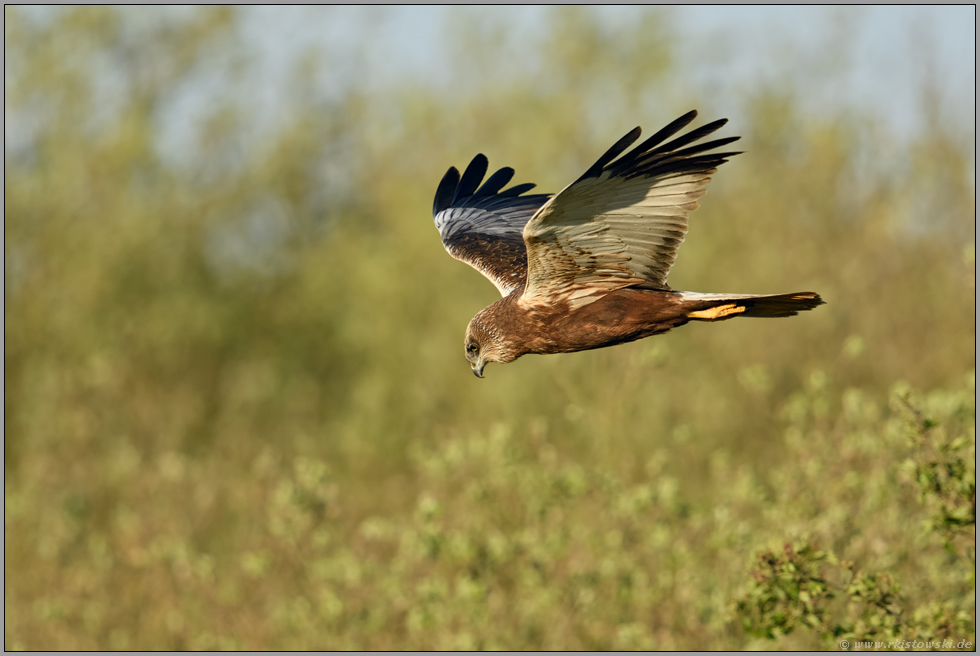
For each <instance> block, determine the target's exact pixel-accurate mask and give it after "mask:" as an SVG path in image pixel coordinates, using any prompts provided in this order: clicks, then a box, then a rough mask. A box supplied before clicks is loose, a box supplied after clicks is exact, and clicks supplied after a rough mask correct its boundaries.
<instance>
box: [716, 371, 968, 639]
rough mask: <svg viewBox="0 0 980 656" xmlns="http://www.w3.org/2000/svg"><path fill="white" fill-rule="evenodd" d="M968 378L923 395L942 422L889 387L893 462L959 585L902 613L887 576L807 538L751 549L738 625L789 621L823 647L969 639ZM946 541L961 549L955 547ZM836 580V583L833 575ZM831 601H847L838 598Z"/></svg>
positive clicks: (772, 626)
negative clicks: (897, 430) (897, 455)
mask: <svg viewBox="0 0 980 656" xmlns="http://www.w3.org/2000/svg"><path fill="white" fill-rule="evenodd" d="M973 382H974V379H973V378H971V379H970V383H971V384H970V385H969V386H968V387H967V388H966V390H964V392H965V393H952V394H936V395H932V396H931V397H930V398H929V399H928V401H929V405H930V406H931V408H932V409H934V410H935V411H939V412H941V413H942V419H936V418H934V417H932V416H926V415H925V414H923V412H922V411H920V410H919V409H917V408H916V407H915V406H914V405H913V403H912V402H911V401H910V400H909V393H908V391H905V390H903V391H898V392H896V394H895V397H894V398H895V405H896V406H897V407H898V409H900V410H902V411H904V412H905V413H906V414H907V415H908V418H907V419H906V424H907V433H908V434H909V439H908V442H909V445H910V447H911V454H910V457H909V458H908V459H907V460H905V461H904V462H903V463H902V465H901V470H902V471H903V472H904V473H906V475H908V476H909V479H910V482H911V483H913V484H915V485H917V486H918V488H919V495H918V496H919V501H920V502H921V503H923V504H924V505H925V506H926V507H927V508H929V510H930V521H928V522H926V523H925V534H927V535H937V534H938V535H939V536H940V537H941V539H942V541H943V543H944V544H945V547H946V549H947V551H949V552H950V553H952V554H954V555H955V556H956V558H955V561H954V563H952V564H953V565H954V567H952V568H950V571H951V572H956V571H957V570H958V573H959V574H960V576H961V580H962V583H961V584H960V585H955V586H952V587H950V588H946V589H942V590H938V591H936V592H938V593H939V597H938V598H937V599H934V600H932V601H928V602H925V603H922V604H921V605H919V606H917V607H916V608H914V609H913V610H912V611H911V612H909V611H908V610H907V603H905V600H904V599H903V598H902V595H901V590H900V587H899V585H898V583H897V582H895V581H894V579H893V577H892V576H891V575H890V574H888V573H885V572H877V573H875V574H864V573H862V572H861V571H860V570H859V569H856V568H855V565H854V563H853V562H850V561H838V559H837V557H836V556H834V554H832V553H825V552H822V551H817V550H815V549H814V548H813V547H812V546H811V545H810V544H806V543H804V544H802V545H800V546H795V547H794V546H792V545H790V544H786V545H784V548H783V553H782V555H776V554H774V553H773V552H771V551H764V552H760V553H759V554H758V556H757V558H756V565H755V568H754V570H753V573H752V574H753V577H754V581H752V582H751V583H750V584H749V586H748V589H747V591H746V592H745V594H744V595H743V596H742V598H740V599H738V600H737V601H736V602H735V603H734V608H733V610H734V612H735V614H736V615H737V616H738V617H739V619H740V620H741V623H742V626H743V627H744V628H745V630H746V632H747V633H749V634H750V635H753V636H758V637H762V638H768V639H776V638H778V637H779V636H781V635H786V634H788V633H790V632H791V631H793V630H794V629H795V628H797V627H801V628H809V629H813V630H815V631H817V632H818V633H819V634H821V635H822V636H823V638H824V640H825V644H826V646H827V647H828V648H832V647H834V646H838V645H841V644H842V642H841V641H842V640H844V641H846V643H847V644H849V645H857V646H862V645H874V646H875V647H877V648H884V647H890V648H896V645H900V644H901V645H905V644H915V643H922V642H925V643H929V644H946V645H952V644H959V643H960V642H961V641H963V640H968V641H969V642H971V643H973V644H975V643H976V630H975V606H974V604H975V596H974V593H975V585H976V579H975V576H976V484H975V481H976V432H975V422H976V406H975V400H974V392H975V387H974V385H973ZM954 541H956V543H958V544H960V545H962V546H963V553H959V552H958V551H957V549H956V546H954ZM834 579H836V580H838V581H841V583H840V584H838V585H835V584H834V583H832V582H831V581H832V580H834ZM835 599H841V600H846V602H847V603H846V604H837V607H836V608H835V607H834V603H833V601H834V600H835Z"/></svg>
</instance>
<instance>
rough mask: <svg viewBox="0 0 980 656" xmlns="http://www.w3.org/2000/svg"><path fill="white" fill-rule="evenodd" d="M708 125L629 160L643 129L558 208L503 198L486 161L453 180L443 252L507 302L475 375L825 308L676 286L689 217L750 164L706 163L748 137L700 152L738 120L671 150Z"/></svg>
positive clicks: (476, 320)
mask: <svg viewBox="0 0 980 656" xmlns="http://www.w3.org/2000/svg"><path fill="white" fill-rule="evenodd" d="M696 116H697V112H695V111H692V112H689V113H687V114H685V115H684V116H682V117H680V118H679V119H677V120H676V121H674V122H673V123H671V124H670V125H668V126H667V127H665V128H664V129H662V130H660V131H659V132H657V133H656V134H655V135H653V136H652V137H650V138H649V139H647V140H646V141H644V142H643V143H641V144H640V145H639V146H637V147H636V148H634V149H632V150H631V151H629V152H628V153H626V154H625V155H623V154H622V153H623V152H624V151H625V150H626V149H627V148H629V146H630V145H631V144H632V143H633V142H634V141H636V140H637V139H638V138H639V137H640V128H638V127H637V128H636V129H634V130H632V131H630V133H629V134H627V135H626V136H624V137H623V138H622V139H620V140H619V141H617V142H616V144H615V145H614V146H613V147H612V148H610V149H609V150H608V151H607V152H606V154H605V155H603V156H602V157H600V158H599V160H598V161H597V162H596V163H595V164H593V165H592V166H591V167H589V170H587V171H586V172H585V173H584V174H583V175H582V177H580V178H579V179H578V180H576V181H575V182H573V183H572V184H570V185H568V186H567V187H565V188H564V189H563V190H562V191H560V192H559V193H558V194H556V195H554V196H552V195H551V194H526V192H528V191H530V190H531V189H532V188H534V186H535V185H533V184H519V185H515V186H513V187H510V188H509V189H504V186H505V185H506V184H507V183H508V182H510V179H511V178H512V177H513V176H514V169H512V168H509V167H508V168H502V169H500V170H499V171H497V172H496V173H494V174H493V175H491V176H490V177H489V178H488V179H487V181H486V182H484V183H483V184H482V185H481V184H480V183H481V182H482V180H483V176H484V175H485V174H486V172H487V165H488V162H487V158H486V157H485V156H484V155H482V154H480V155H477V156H476V157H474V158H473V161H472V162H470V165H469V166H467V167H466V171H465V172H464V173H463V175H462V176H460V174H459V171H457V170H456V169H455V168H450V169H449V171H447V172H446V175H445V176H443V178H442V181H441V182H440V183H439V187H438V189H437V190H436V197H435V202H434V203H433V206H432V214H433V216H434V218H435V223H436V227H437V228H438V229H439V234H440V235H441V236H442V243H443V245H444V246H445V247H446V250H447V251H449V254H450V255H452V256H453V257H454V258H456V259H457V260H461V261H463V262H466V263H467V264H469V265H470V266H472V267H473V268H475V269H476V270H477V271H479V272H480V273H482V274H483V275H485V276H486V277H487V278H489V279H490V281H491V282H492V283H493V284H494V285H496V287H497V289H498V290H500V293H501V295H502V296H503V298H502V299H500V300H499V301H497V302H496V303H494V304H492V305H490V306H487V307H485V308H484V309H483V310H481V311H480V312H479V313H478V314H477V315H476V316H475V317H473V319H472V320H471V321H470V324H469V326H467V328H466V339H465V342H464V349H465V353H466V359H467V360H468V361H469V363H470V366H471V367H472V368H473V373H474V374H476V375H477V376H479V377H480V378H482V377H483V368H484V367H485V366H486V364H487V363H488V362H513V361H514V360H516V359H517V358H519V357H521V356H522V355H524V354H526V353H541V354H544V353H569V352H574V351H585V350H587V349H595V348H602V347H604V346H613V345H614V344H622V343H624V342H631V341H633V340H637V339H642V338H643V337H649V336H650V335H659V334H661V333H665V332H667V331H668V330H670V329H671V328H676V327H678V326H682V325H684V324H685V323H687V322H688V321H692V320H694V321H722V320H725V319H731V318H733V317H790V316H793V315H795V314H796V313H797V312H800V311H802V310H812V309H813V308H815V307H817V306H818V305H821V304H822V303H823V301H822V300H821V299H820V296H819V295H817V294H815V293H813V292H795V293H792V294H777V295H771V296H769V295H758V294H701V293H698V292H678V291H674V290H672V289H671V288H670V287H668V286H667V273H668V272H669V271H670V267H671V265H672V264H673V263H674V258H675V257H676V254H677V247H678V246H680V244H681V242H682V241H684V235H686V234H687V215H688V214H689V213H691V212H693V211H694V210H696V209H697V208H698V202H697V201H698V199H699V198H700V197H701V196H703V195H704V194H705V192H706V189H705V187H706V186H707V184H708V182H710V181H711V178H710V177H709V176H710V175H712V174H713V173H715V172H716V171H717V170H718V166H720V165H721V164H723V163H725V162H726V161H728V160H727V158H728V157H731V156H733V155H737V154H738V153H736V152H714V153H710V152H708V151H712V150H715V149H717V148H721V147H722V146H726V145H727V144H730V143H731V142H733V141H735V140H737V139H738V137H726V138H723V139H716V140H713V141H708V142H706V143H700V144H696V143H695V142H697V141H699V140H700V139H702V138H703V137H705V136H707V135H709V134H711V133H712V132H714V131H715V130H717V129H718V128H720V127H722V126H723V125H725V123H727V122H728V119H721V120H719V121H714V122H713V123H709V124H707V125H705V126H703V127H700V128H697V129H696V130H691V131H690V132H688V133H687V134H684V135H681V136H679V137H676V138H674V139H673V140H671V141H668V139H671V137H674V135H676V134H677V133H678V132H680V131H681V130H683V129H684V128H685V127H686V126H687V125H688V124H689V123H691V121H693V120H694V118H695V117H696ZM692 144H695V145H692ZM620 155H622V156H620ZM617 158H618V159H617Z"/></svg>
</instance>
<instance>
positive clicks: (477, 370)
mask: <svg viewBox="0 0 980 656" xmlns="http://www.w3.org/2000/svg"><path fill="white" fill-rule="evenodd" d="M485 366H487V363H486V362H484V361H482V360H480V361H479V362H477V363H476V364H475V365H474V366H473V375H474V376H476V377H477V378H483V368H484V367H485Z"/></svg>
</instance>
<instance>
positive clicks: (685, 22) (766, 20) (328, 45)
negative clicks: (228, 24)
mask: <svg viewBox="0 0 980 656" xmlns="http://www.w3.org/2000/svg"><path fill="white" fill-rule="evenodd" d="M247 11H248V12H249V13H248V14H247V16H248V18H247V20H246V23H245V29H246V32H247V34H248V35H249V40H250V42H251V43H253V44H254V46H255V48H256V51H257V53H260V56H259V59H261V60H262V62H263V67H264V73H263V75H264V77H265V78H266V80H267V84H265V85H264V92H263V93H264V94H268V95H269V96H270V98H271V97H272V96H274V94H275V91H274V89H275V87H276V80H278V79H281V78H282V75H281V74H280V73H279V71H284V70H287V68H288V66H289V63H290V62H291V61H293V60H294V59H295V58H296V57H298V56H300V55H301V54H302V53H303V52H306V51H307V50H308V49H309V48H311V47H315V48H319V49H321V50H322V51H323V52H326V53H329V54H331V55H332V56H333V57H334V58H335V59H340V60H346V61H351V62H355V61H357V62H359V63H361V64H363V67H362V68H359V75H358V84H360V85H364V86H365V87H367V88H376V87H381V86H384V85H387V84H391V83H395V82H401V83H404V82H405V81H406V80H410V81H412V82H413V83H419V84H426V85H436V86H438V85H439V82H440V80H441V79H446V78H448V77H449V75H448V73H450V72H451V67H452V66H453V59H452V57H451V53H450V51H449V49H448V47H447V41H448V39H447V38H446V36H447V34H449V33H450V31H451V30H452V21H454V20H456V21H458V20H486V19H488V18H492V19H496V20H500V21H503V23H504V24H505V25H506V26H507V32H508V33H509V34H512V35H513V39H512V41H511V42H510V44H509V45H508V48H507V49H508V52H501V53H493V54H494V56H497V55H498V54H499V56H500V58H501V61H502V62H506V63H508V64H509V65H512V66H514V67H517V68H519V67H520V66H521V57H520V52H519V51H520V44H521V41H522V39H533V38H534V37H535V34H536V33H539V32H540V31H541V29H540V28H541V25H542V24H544V23H545V22H546V21H547V20H548V9H547V8H542V7H499V6H492V7H471V8H467V9H466V10H464V11H463V12H460V11H454V10H451V9H446V8H443V7H401V6H400V7H384V8H379V7H341V8H327V7H291V8H285V7H268V6H266V7H253V8H249V9H248V10H247ZM642 11H644V8H642V7H602V8H600V9H598V10H597V12H598V15H599V17H600V20H603V21H608V22H609V23H613V24H615V23H624V22H629V21H630V20H632V19H633V17H635V16H636V15H637V14H638V13H639V12H642ZM670 13H671V16H672V23H673V27H674V30H675V32H676V34H677V37H678V38H677V42H678V46H679V55H680V57H678V61H679V62H683V61H684V60H685V54H686V53H687V54H693V53H697V54H698V56H697V57H696V58H695V57H693V56H692V57H690V59H691V60H692V61H696V62H697V66H696V67H693V66H692V69H691V70H689V71H684V73H685V75H686V76H687V77H688V79H689V82H690V84H691V85H692V87H694V88H695V89H697V90H698V91H701V95H703V96H705V97H711V98H717V99H718V102H719V103H721V104H723V103H724V102H725V98H726V94H732V93H734V92H736V91H738V90H740V89H745V88H746V87H751V86H752V85H755V84H758V82H759V81H760V80H766V79H773V78H776V79H778V77H779V76H780V75H781V74H783V73H784V72H785V67H786V65H787V61H789V60H792V57H791V56H790V54H795V55H798V56H803V57H808V58H811V59H815V58H820V57H824V58H826V57H827V55H828V54H831V53H828V52H827V49H828V48H830V47H831V44H830V43H829V38H828V37H829V35H830V34H832V33H833V32H834V28H837V29H838V30H844V31H845V33H846V34H847V35H848V39H846V43H848V47H847V48H846V49H845V52H836V53H833V55H834V56H837V57H839V58H841V60H842V61H844V62H845V68H846V70H847V73H846V74H845V75H843V76H841V77H837V78H835V79H834V80H833V82H832V83H831V84H830V86H829V88H828V84H827V83H826V81H825V82H824V83H822V84H821V83H813V84H809V81H808V80H806V79H804V78H803V77H802V76H800V78H798V79H796V83H797V84H798V87H799V90H800V93H801V95H802V97H803V98H804V99H805V100H806V101H807V102H808V103H812V104H813V106H814V107H816V108H818V109H819V108H821V107H827V108H828V109H833V108H835V107H840V106H844V107H856V108H863V109H868V110H870V111H871V112H872V113H874V114H876V115H879V116H881V117H882V120H884V121H886V122H888V123H889V124H890V125H891V127H893V128H895V129H896V130H897V131H899V132H901V133H907V132H909V131H910V130H911V129H912V128H914V125H915V122H916V121H917V120H918V119H919V118H920V117H919V115H918V114H917V112H918V111H919V110H918V109H917V104H916V103H917V98H916V96H917V94H918V93H919V92H920V90H921V88H922V87H921V83H922V80H923V78H924V77H930V78H932V81H933V82H934V84H935V85H936V88H937V89H938V90H939V92H940V93H941V97H942V98H943V104H944V106H945V108H946V109H948V110H949V111H950V112H951V113H952V114H956V115H957V116H958V118H961V119H962V118H964V117H966V118H967V119H969V120H970V122H971V123H972V121H973V118H974V115H975V111H976V8H975V7H974V6H972V5H968V6H943V7H932V6H915V7H908V6H903V7H812V6H810V7H747V8H746V7H734V6H723V7H718V6H713V7H687V6H685V7H675V8H672V9H671V10H670ZM838 50H839V48H838ZM340 68H343V67H340ZM520 73H521V71H519V70H516V71H515V74H520ZM324 79H325V84H330V83H331V82H330V79H331V78H330V76H329V75H328V76H326V77H325V78H324ZM335 80H336V82H335V83H336V84H342V83H343V71H342V70H338V71H337V72H336V75H335Z"/></svg>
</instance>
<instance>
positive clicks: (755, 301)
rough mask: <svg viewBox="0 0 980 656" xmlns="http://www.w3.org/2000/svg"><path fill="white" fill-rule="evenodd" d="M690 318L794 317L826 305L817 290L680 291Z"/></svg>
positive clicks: (697, 319) (712, 319)
mask: <svg viewBox="0 0 980 656" xmlns="http://www.w3.org/2000/svg"><path fill="white" fill-rule="evenodd" d="M680 294H681V300H682V302H683V303H684V310H685V311H686V312H687V318H688V319H693V320H696V321H723V320H725V319H732V318H734V317H792V316H794V315H795V314H797V313H798V312H803V311H804V310H812V309H813V308H815V307H817V306H818V305H823V304H824V302H823V299H821V298H820V295H819V294H815V293H814V292H794V293H792V294H774V295H772V296H764V295H761V294H699V293H697V292H680Z"/></svg>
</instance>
